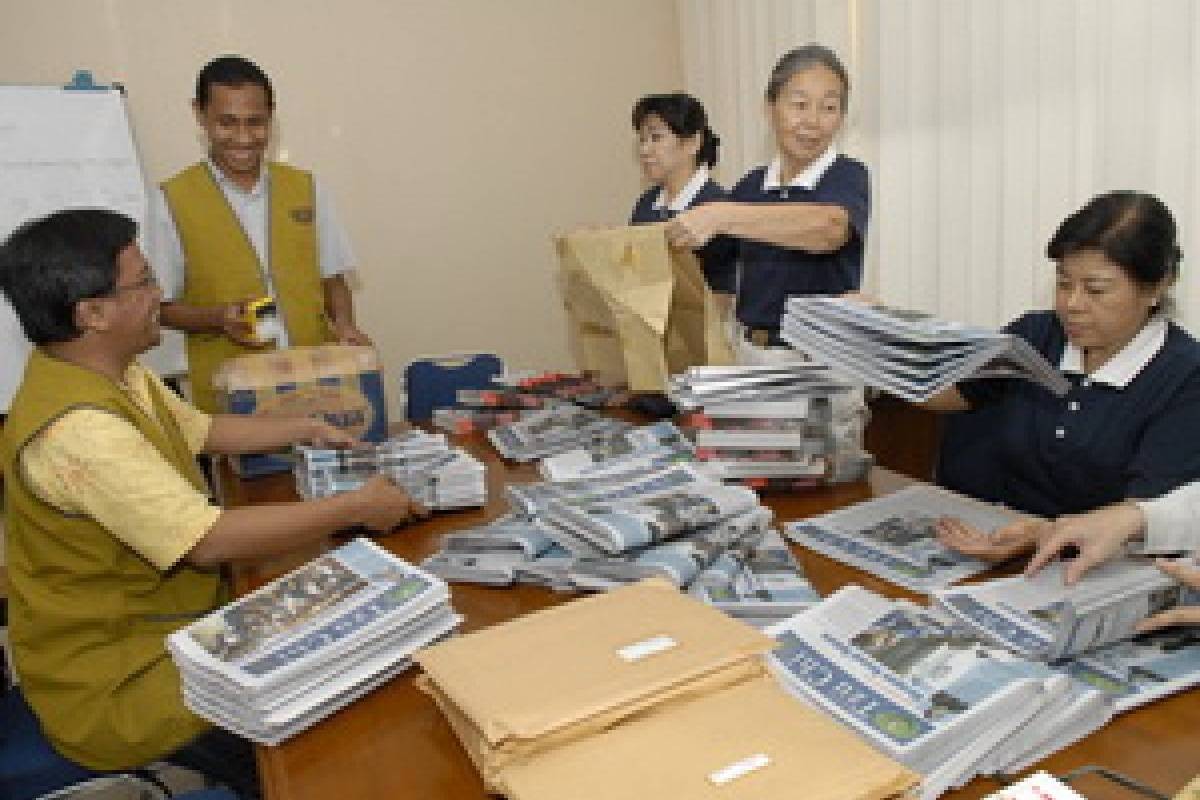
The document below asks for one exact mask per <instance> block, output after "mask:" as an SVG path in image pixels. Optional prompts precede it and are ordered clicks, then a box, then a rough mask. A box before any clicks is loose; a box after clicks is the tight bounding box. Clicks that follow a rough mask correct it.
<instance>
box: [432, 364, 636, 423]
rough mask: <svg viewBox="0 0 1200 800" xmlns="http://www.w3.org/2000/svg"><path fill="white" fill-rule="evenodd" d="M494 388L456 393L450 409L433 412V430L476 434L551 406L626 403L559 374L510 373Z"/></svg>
mask: <svg viewBox="0 0 1200 800" xmlns="http://www.w3.org/2000/svg"><path fill="white" fill-rule="evenodd" d="M493 384H494V385H492V386H490V387H487V388H485V389H459V390H458V391H457V392H456V393H455V402H454V406H453V407H449V408H435V409H434V410H433V426H434V427H435V428H438V429H439V430H444V431H446V432H447V433H458V434H466V433H476V432H480V431H486V430H491V429H492V428H495V427H497V426H499V425H507V424H509V423H512V422H516V421H517V420H518V419H520V418H521V414H522V412H525V411H531V410H538V409H543V408H551V407H553V406H576V407H580V408H591V409H602V408H613V407H617V406H620V405H623V404H624V403H625V402H626V401H627V400H628V399H629V393H628V392H625V391H623V390H621V389H617V388H614V387H611V386H603V385H601V384H599V383H596V382H595V381H592V380H590V379H588V378H585V377H583V376H581V375H570V374H567V373H562V372H540V373H538V372H532V373H510V374H505V375H501V376H498V377H496V378H494V379H493Z"/></svg>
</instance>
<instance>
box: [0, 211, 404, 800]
mask: <svg viewBox="0 0 1200 800" xmlns="http://www.w3.org/2000/svg"><path fill="white" fill-rule="evenodd" d="M135 234H136V226H135V224H134V223H133V221H132V220H130V219H128V218H127V217H124V216H122V215H120V214H117V213H115V212H111V211H101V210H95V209H90V210H71V211H62V212H59V213H56V214H52V215H50V216H48V217H45V218H43V219H40V220H36V221H33V222H31V223H27V224H26V225H24V226H22V227H21V228H19V229H18V230H17V231H16V232H15V233H13V235H12V236H11V237H10V238H9V239H8V241H7V242H5V243H4V245H3V246H2V247H0V289H3V291H4V293H5V295H6V296H7V297H8V299H9V301H10V302H11V303H12V306H13V308H14V310H15V311H16V314H17V317H18V319H20V321H21V325H22V328H23V329H24V331H25V334H26V336H27V337H28V338H29V340H30V341H31V342H32V343H33V344H34V345H35V349H34V351H33V352H32V354H31V355H30V357H29V361H28V363H27V365H26V368H25V374H24V379H23V381H22V384H21V387H20V389H18V391H17V394H16V396H15V398H14V399H13V402H12V405H11V407H10V409H9V415H8V418H7V420H6V421H5V424H4V428H3V430H2V431H0V466H2V468H3V475H4V476H5V481H4V491H5V506H4V508H5V514H6V517H7V534H6V543H7V561H8V576H9V588H8V592H9V639H10V643H11V648H12V655H13V660H14V662H15V665H16V671H17V675H18V676H19V678H20V680H21V686H22V689H23V691H24V693H25V696H26V698H27V700H28V702H29V704H30V706H31V707H32V708H33V710H34V712H35V713H36V715H37V717H38V719H39V720H40V721H41V724H42V728H43V730H44V731H45V733H46V735H47V737H48V738H49V739H50V741H51V742H52V743H53V744H54V746H55V748H56V749H58V750H59V752H61V753H62V754H63V755H64V756H66V757H67V758H69V759H71V760H73V761H75V762H78V763H79V764H82V765H84V766H86V767H89V768H91V769H95V770H117V769H129V768H134V767H138V766H141V765H145V764H147V763H149V762H152V761H158V760H164V759H165V760H169V761H176V762H178V763H181V764H183V765H185V766H191V767H193V768H196V769H200V770H201V771H204V772H206V773H208V774H210V775H213V776H214V777H215V778H217V779H218V780H220V781H222V782H225V783H229V784H231V785H233V786H234V787H235V788H237V789H238V790H239V791H240V792H242V793H243V794H250V795H253V794H255V793H256V792H257V783H256V778H255V773H254V761H253V751H252V749H251V748H250V747H249V745H248V744H247V743H246V742H245V740H242V739H239V738H237V737H235V736H233V735H232V734H228V733H225V732H223V731H216V730H213V729H211V728H209V727H208V726H207V725H206V724H205V723H204V722H203V721H202V720H200V719H199V718H197V717H196V716H194V715H193V714H192V713H191V712H189V711H188V710H187V708H186V707H185V706H184V703H183V700H182V697H181V695H180V683H179V675H178V673H177V671H176V669H175V666H174V664H173V662H172V661H171V659H170V657H169V656H168V654H167V651H166V649H165V645H164V637H165V636H166V635H167V634H168V633H170V632H171V631H173V630H176V629H177V628H179V627H182V626H183V625H185V624H187V623H188V621H190V620H192V619H194V618H196V617H197V616H199V615H202V614H204V613H206V612H208V611H210V610H212V609H213V608H214V607H216V606H217V605H219V604H220V603H222V602H224V600H225V599H226V597H227V591H226V587H225V586H224V584H223V582H222V579H221V576H220V572H219V571H218V566H219V565H220V564H222V563H225V562H228V561H233V560H238V559H247V558H258V557H263V556H270V555H273V554H278V553H281V552H284V551H287V550H289V549H293V548H295V547H298V546H301V545H304V544H306V543H311V542H313V541H315V540H318V539H319V538H320V537H322V536H325V535H327V534H329V533H332V532H333V531H336V530H338V529H341V528H345V527H350V526H353V525H363V526H366V527H368V528H372V529H376V530H388V529H390V528H392V527H394V526H395V525H398V524H400V523H403V522H405V521H407V520H408V519H409V518H410V517H411V516H412V515H414V514H421V513H424V512H423V509H420V508H419V507H418V506H416V505H414V504H413V503H412V502H411V501H410V499H409V497H408V495H407V494H405V492H404V491H403V490H401V489H400V488H398V487H397V486H395V485H393V484H392V483H390V482H389V481H387V480H386V479H383V478H375V479H374V480H372V481H371V482H370V483H368V484H366V485H365V486H364V487H363V488H361V489H359V490H358V491H354V492H348V493H346V494H343V495H339V496H336V497H330V498H327V499H324V500H316V501H312V502H295V503H283V504H276V505H267V506H254V507H248V508H239V509H233V510H228V511H226V510H222V509H221V508H220V507H218V506H215V505H213V504H212V503H211V502H210V500H209V497H208V495H207V493H206V490H205V484H204V480H203V478H202V477H201V474H200V472H199V470H198V469H197V466H196V454H197V453H199V452H207V453H237V452H247V451H249V452H262V451H263V450H266V449H270V448H274V447H280V446H284V445H287V444H289V443H300V442H324V443H327V444H335V445H346V444H351V443H352V442H351V437H349V436H347V435H346V434H344V433H342V432H341V431H339V430H337V429H336V428H332V427H331V426H329V425H327V424H326V423H325V422H323V421H320V420H314V419H310V418H303V417H291V418H289V417H274V418H272V417H268V418H260V417H240V416H225V415H218V416H210V415H208V414H205V413H203V412H201V411H198V410H197V409H195V408H194V407H192V406H190V405H188V404H187V403H185V402H184V401H182V400H180V399H179V398H178V397H176V396H175V395H173V394H172V393H171V392H170V391H169V390H167V389H165V388H164V386H163V384H162V382H161V381H160V380H159V379H158V378H157V377H156V376H155V375H154V374H153V373H151V372H150V371H149V370H147V369H145V368H144V367H142V366H141V365H140V364H138V362H137V360H136V356H137V355H138V354H139V353H142V352H144V351H145V350H147V349H148V348H150V347H153V346H154V345H155V344H156V343H157V342H158V338H159V313H160V302H161V299H162V294H161V292H160V291H159V288H158V286H157V284H156V282H155V276H154V273H153V272H152V271H151V269H150V267H149V266H148V265H147V264H146V261H145V259H144V258H143V257H142V254H141V252H140V251H139V250H138V248H137V246H136V245H135V244H134V237H135Z"/></svg>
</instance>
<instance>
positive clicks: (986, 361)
mask: <svg viewBox="0 0 1200 800" xmlns="http://www.w3.org/2000/svg"><path fill="white" fill-rule="evenodd" d="M780 336H782V337H783V338H784V339H785V340H787V342H788V343H790V344H791V345H792V346H794V347H796V348H797V349H799V350H801V351H803V352H804V353H806V354H808V355H809V356H810V357H812V358H813V359H815V360H816V361H818V362H820V363H822V364H828V365H829V366H831V367H834V368H835V369H838V370H841V371H842V372H843V373H845V374H847V375H850V376H852V377H853V378H855V379H857V380H860V381H862V382H863V383H865V384H867V385H868V386H874V387H877V388H879V389H882V390H884V391H886V392H889V393H890V394H894V395H896V396H897V397H902V398H904V399H905V400H911V401H921V400H927V399H929V398H930V397H932V396H934V395H935V394H937V393H938V392H940V391H942V390H944V389H947V388H949V387H951V386H953V385H954V384H956V383H958V382H959V381H962V380H966V379H968V378H1012V377H1017V378H1022V379H1024V380H1028V381H1033V382H1035V383H1039V384H1041V385H1043V386H1045V387H1046V388H1047V389H1049V390H1050V391H1051V392H1054V393H1055V394H1058V395H1064V394H1066V393H1067V389H1068V388H1069V384H1068V383H1067V379H1066V378H1065V377H1064V376H1063V374H1062V373H1061V372H1059V371H1058V370H1057V369H1055V368H1054V367H1053V366H1051V365H1050V364H1049V363H1048V362H1047V361H1046V359H1044V358H1042V356H1041V354H1040V353H1038V351H1036V350H1034V349H1033V347H1032V346H1030V344H1029V343H1028V342H1027V341H1025V340H1024V339H1023V338H1021V337H1020V336H1017V335H1015V334H1010V333H1003V332H998V331H993V330H988V329H987V328H981V327H978V326H974V325H967V324H964V323H959V322H946V321H943V320H939V319H936V318H934V317H932V316H930V315H929V314H925V313H923V312H920V311H910V310H906V309H896V308H889V307H887V306H881V305H870V304H867V303H864V302H861V301H855V300H847V299H841V298H837V297H791V298H788V301H787V305H786V307H785V310H784V315H783V320H782V322H781V327H780Z"/></svg>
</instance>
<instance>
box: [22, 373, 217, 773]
mask: <svg viewBox="0 0 1200 800" xmlns="http://www.w3.org/2000/svg"><path fill="white" fill-rule="evenodd" d="M152 393H153V394H154V398H153V399H154V409H155V414H156V416H157V417H158V420H159V421H160V422H161V425H160V424H158V423H156V422H155V421H153V420H151V419H149V418H148V417H147V416H146V415H145V414H144V413H143V412H142V411H141V409H140V408H139V407H138V406H137V404H136V403H134V401H133V400H132V399H131V398H130V397H128V396H127V395H126V393H125V392H124V391H122V390H121V388H120V387H118V386H117V385H116V384H114V383H113V382H112V381H111V380H109V379H108V378H106V377H104V376H103V375H100V374H99V373H96V372H92V371H90V370H87V369H84V368H82V367H77V366H74V365H72V364H69V363H67V362H65V361H61V360H59V359H55V358H52V357H50V356H47V355H45V354H43V353H42V352H41V351H39V350H34V352H33V353H32V354H31V355H30V358H29V363H28V365H27V367H26V369H25V378H24V381H23V382H22V384H21V388H20V389H19V390H18V392H17V395H16V397H15V398H14V399H13V403H12V406H11V408H10V410H9V416H8V419H7V420H6V422H5V424H4V428H3V432H2V433H0V458H3V465H4V475H5V478H6V480H5V481H4V490H5V513H6V515H7V521H8V525H7V534H6V541H7V558H8V581H9V589H8V591H9V601H8V602H9V640H10V642H11V646H12V654H13V660H14V662H15V665H16V670H17V675H18V676H19V678H20V680H21V685H22V687H23V690H24V693H25V696H26V698H27V699H28V700H29V704H30V705H31V706H32V707H33V709H34V711H35V712H36V713H37V716H38V719H39V720H41V723H42V727H43V729H44V730H45V732H46V735H47V736H48V737H49V738H50V740H51V741H52V742H53V743H54V746H55V747H56V748H57V749H58V750H59V751H60V752H61V753H62V754H63V755H65V756H67V757H68V758H70V759H72V760H73V761H76V762H78V763H80V764H83V765H85V766H88V767H91V768H93V769H101V770H112V769H127V768H130V767H134V766H139V765H144V764H146V763H149V762H151V761H155V760H157V759H160V758H162V757H163V756H164V755H166V754H167V753H170V752H171V751H173V750H175V749H177V748H179V747H180V746H181V745H183V744H185V743H186V742H188V741H189V740H190V739H192V738H193V737H195V736H196V735H197V734H198V733H201V732H202V731H204V730H205V729H206V728H207V724H206V723H204V722H203V721H202V720H200V719H199V718H198V717H196V716H194V715H193V714H192V713H191V712H190V711H188V710H187V708H185V707H184V704H183V698H182V696H181V694H180V688H179V673H178V672H177V671H176V669H175V665H174V663H173V662H172V661H171V658H170V656H169V655H168V654H167V651H166V647H165V644H164V637H165V636H166V635H167V634H169V633H171V632H172V631H174V630H176V629H178V628H180V627H182V626H183V625H184V624H186V623H187V622H188V621H190V620H192V619H194V618H196V617H197V616H199V615H201V614H203V613H205V612H207V611H210V610H211V609H213V608H214V607H216V606H217V605H219V604H220V603H221V602H223V601H224V600H225V593H224V590H223V585H222V583H221V579H220V577H219V576H218V575H217V573H215V572H208V571H202V570H198V569H194V568H191V567H188V566H186V565H177V566H175V567H174V568H172V569H170V570H168V571H167V572H160V571H159V570H157V569H156V568H154V567H153V566H151V565H150V564H149V563H148V562H147V561H145V560H144V559H143V558H142V557H141V556H139V555H138V554H137V553H136V552H134V551H133V550H132V549H130V548H129V547H127V546H126V545H124V544H122V543H121V542H120V541H119V540H118V539H117V538H116V537H115V536H114V535H113V534H112V533H110V532H109V531H108V530H106V529H105V528H103V527H101V526H100V525H99V524H98V523H96V522H95V521H93V520H92V519H90V518H88V517H83V516H78V515H74V514H69V513H66V512H63V511H61V510H59V509H57V508H55V507H53V506H51V505H49V504H47V503H46V502H45V501H43V500H41V499H40V498H39V497H38V496H37V495H35V493H34V492H33V491H32V490H31V489H30V488H29V486H28V484H27V482H26V480H25V478H24V475H23V472H22V470H21V469H20V468H19V463H20V454H21V451H22V449H23V448H24V447H25V446H26V445H27V444H28V443H29V441H31V440H32V439H33V437H34V436H36V435H37V434H38V433H39V432H40V431H42V430H43V429H44V428H46V426H48V425H49V424H50V423H52V422H53V421H54V420H56V419H58V418H59V417H60V416H62V415H63V414H64V413H66V412H67V411H69V410H71V409H76V408H83V407H87V408H94V409H98V410H101V411H106V412H108V413H111V414H114V415H116V416H118V417H121V418H122V419H124V420H127V421H128V422H130V423H131V424H132V425H133V426H134V427H136V428H137V429H138V430H139V431H141V433H142V434H143V435H144V436H145V437H146V438H147V439H148V440H149V441H150V442H151V443H152V444H153V445H154V447H155V448H156V449H158V451H159V452H160V453H162V455H163V458H165V459H166V460H167V461H168V462H169V463H170V464H171V465H173V466H174V467H175V469H177V470H179V472H180V474H182V475H184V476H185V477H186V478H187V480H188V481H189V482H190V483H191V484H192V485H193V486H195V487H197V488H198V489H203V487H204V480H203V478H202V476H201V474H200V470H199V469H198V468H197V466H196V461H195V458H194V457H193V456H192V454H191V453H190V452H189V451H188V447H187V442H186V441H185V439H184V437H183V434H182V432H181V431H180V430H179V426H178V425H177V424H176V422H175V420H174V418H173V417H172V416H171V414H170V412H169V410H168V409H167V407H166V406H165V405H164V403H163V400H162V398H161V397H160V396H158V394H157V392H153V391H152Z"/></svg>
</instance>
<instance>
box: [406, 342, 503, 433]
mask: <svg viewBox="0 0 1200 800" xmlns="http://www.w3.org/2000/svg"><path fill="white" fill-rule="evenodd" d="M503 371H504V363H503V362H502V361H501V360H500V357H499V356H495V355H492V354H490V353H480V354H478V355H465V356H447V357H443V358H421V359H418V360H416V361H414V362H412V363H411V364H409V365H408V368H407V369H405V370H404V391H405V393H406V394H407V396H408V401H407V409H406V411H405V417H407V418H408V420H409V421H410V422H426V421H428V420H429V418H430V417H432V416H433V410H434V409H435V408H452V407H453V406H454V405H455V403H454V395H455V392H457V391H458V390H459V389H486V388H488V387H489V386H491V385H492V378H494V377H496V376H497V375H499V374H500V373H501V372H503Z"/></svg>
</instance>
